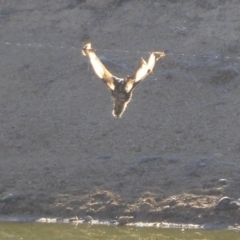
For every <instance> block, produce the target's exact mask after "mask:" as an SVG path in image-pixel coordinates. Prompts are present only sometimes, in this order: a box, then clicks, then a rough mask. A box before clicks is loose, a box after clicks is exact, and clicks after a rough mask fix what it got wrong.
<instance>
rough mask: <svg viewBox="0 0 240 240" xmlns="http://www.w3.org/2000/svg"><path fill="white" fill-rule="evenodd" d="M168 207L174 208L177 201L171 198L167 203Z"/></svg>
mask: <svg viewBox="0 0 240 240" xmlns="http://www.w3.org/2000/svg"><path fill="white" fill-rule="evenodd" d="M168 204H169V206H175V205H176V204H177V199H176V198H171V200H170V201H169V203H168Z"/></svg>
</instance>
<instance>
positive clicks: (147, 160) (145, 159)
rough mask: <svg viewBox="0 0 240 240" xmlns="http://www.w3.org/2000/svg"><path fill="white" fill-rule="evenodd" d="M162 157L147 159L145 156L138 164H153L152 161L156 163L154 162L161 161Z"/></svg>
mask: <svg viewBox="0 0 240 240" xmlns="http://www.w3.org/2000/svg"><path fill="white" fill-rule="evenodd" d="M160 158H161V157H157V156H156V157H154V156H153V157H146V156H144V157H141V158H140V159H139V161H138V164H142V163H147V162H151V161H154V160H158V159H160Z"/></svg>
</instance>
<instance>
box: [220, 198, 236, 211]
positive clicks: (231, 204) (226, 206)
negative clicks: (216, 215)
mask: <svg viewBox="0 0 240 240" xmlns="http://www.w3.org/2000/svg"><path fill="white" fill-rule="evenodd" d="M239 207H240V203H239V202H238V201H235V200H234V199H233V198H229V197H223V198H221V199H220V200H219V201H218V202H217V205H216V209H217V210H233V209H238V208H239Z"/></svg>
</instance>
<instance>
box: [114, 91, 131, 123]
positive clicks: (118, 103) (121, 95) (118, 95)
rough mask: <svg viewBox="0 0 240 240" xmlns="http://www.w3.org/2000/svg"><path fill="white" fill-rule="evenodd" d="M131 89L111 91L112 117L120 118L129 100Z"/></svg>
mask: <svg viewBox="0 0 240 240" xmlns="http://www.w3.org/2000/svg"><path fill="white" fill-rule="evenodd" d="M131 97H132V91H131V92H129V93H127V92H125V91H124V92H118V91H116V90H115V91H112V98H113V111H112V114H113V116H114V117H117V118H120V117H121V116H122V114H123V112H124V111H125V109H126V107H127V104H128V103H129V101H130V100H131Z"/></svg>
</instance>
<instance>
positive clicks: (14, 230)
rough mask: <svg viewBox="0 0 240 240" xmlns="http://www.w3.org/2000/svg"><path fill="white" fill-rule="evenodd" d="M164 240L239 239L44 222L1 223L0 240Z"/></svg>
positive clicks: (233, 234) (238, 239)
mask: <svg viewBox="0 0 240 240" xmlns="http://www.w3.org/2000/svg"><path fill="white" fill-rule="evenodd" d="M5 239H13V240H14V239H19V240H33V239H34V240H40V239H41V240H43V239H44V240H45V239H46V240H53V239H54V240H56V239H62V240H73V239H75V240H76V239H99V240H103V239H104V240H105V239H138V240H150V239H163V240H165V239H166V240H208V239H211V240H240V232H237V231H227V230H181V229H160V228H135V227H134V228H133V227H113V226H109V227H108V226H90V225H78V226H75V225H70V224H44V223H4V222H2V223H0V240H5Z"/></svg>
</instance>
